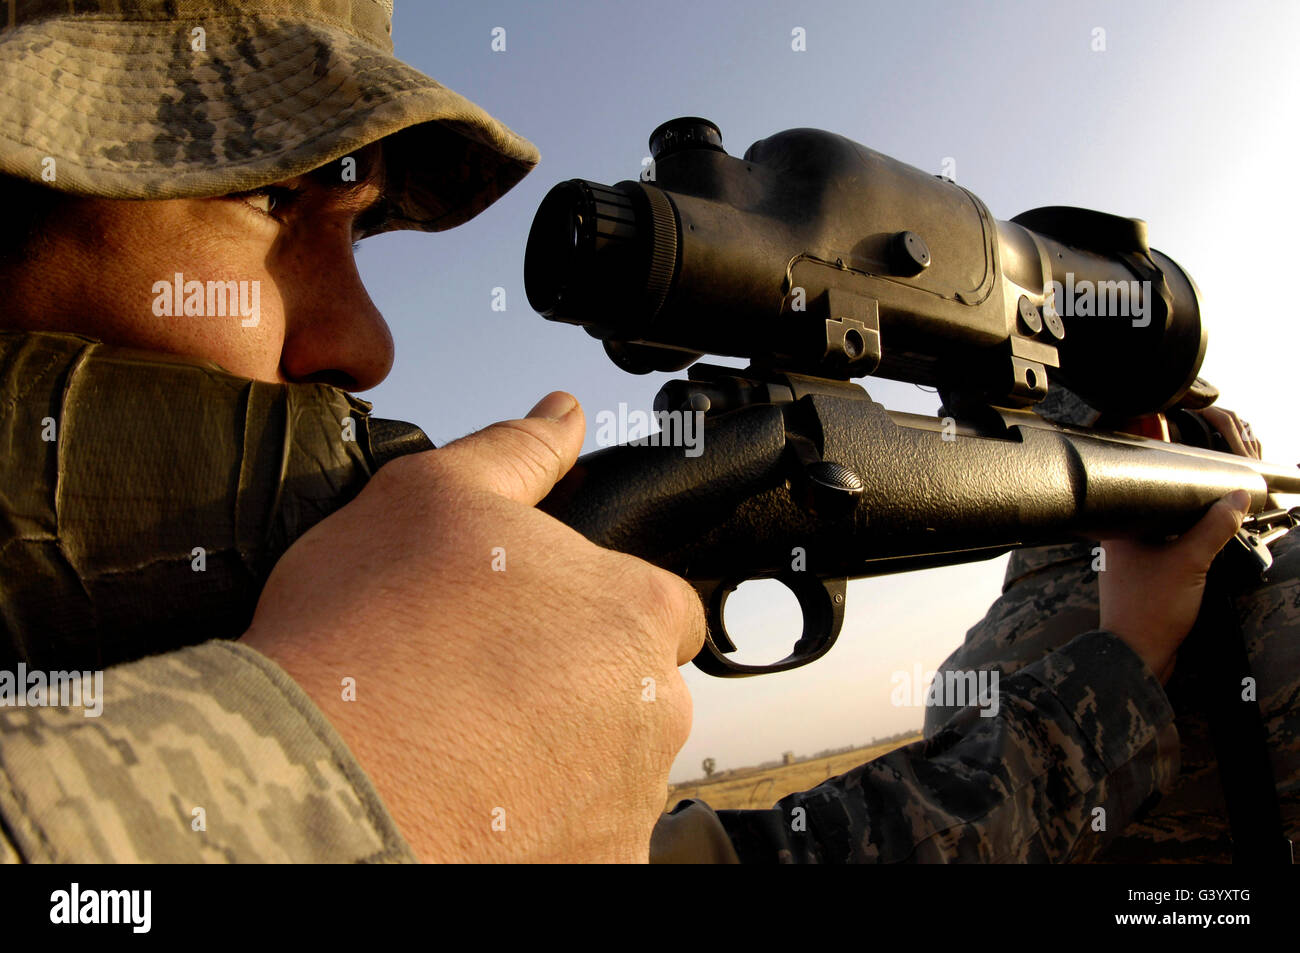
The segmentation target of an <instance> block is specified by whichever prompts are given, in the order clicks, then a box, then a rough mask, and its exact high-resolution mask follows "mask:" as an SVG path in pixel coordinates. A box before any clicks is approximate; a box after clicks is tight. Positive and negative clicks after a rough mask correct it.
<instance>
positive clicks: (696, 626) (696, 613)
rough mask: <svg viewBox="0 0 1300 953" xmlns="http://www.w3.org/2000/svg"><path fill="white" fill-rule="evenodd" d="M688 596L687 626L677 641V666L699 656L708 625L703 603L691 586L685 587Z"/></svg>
mask: <svg viewBox="0 0 1300 953" xmlns="http://www.w3.org/2000/svg"><path fill="white" fill-rule="evenodd" d="M686 588H688V589H689V590H690V594H689V595H688V596H687V597H686V598H687V608H686V612H687V624H686V625H685V626H684V627H683V629H682V635H681V636H680V638H679V639H678V640H677V664H678V665H679V666H681V665H685V664H686V663H687V662H689V661H690V660H691V659H693V658H695V656H697V655H699V654H700V649H702V648H704V638H705V636H706V635H707V634H708V631H709V627H708V623H707V622H706V621H705V618H704V603H703V602H701V601H700V595H699V593H698V592H696V591H695V588H694V587H693V586H689V585H688V586H687V587H686Z"/></svg>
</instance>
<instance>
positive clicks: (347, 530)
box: [244, 394, 704, 862]
mask: <svg viewBox="0 0 1300 953" xmlns="http://www.w3.org/2000/svg"><path fill="white" fill-rule="evenodd" d="M570 404H572V409H569V410H568V412H567V413H565V410H566V409H567V408H568V407H569V405H570ZM584 430H585V421H584V418H583V414H582V411H581V409H580V408H578V407H577V404H576V402H575V401H573V399H572V398H570V397H569V396H568V395H566V394H552V395H550V396H549V397H548V398H546V399H545V400H544V401H543V402H542V403H540V404H539V405H538V406H537V407H536V408H534V409H533V411H532V412H531V413H530V414H529V416H528V418H526V419H523V420H513V421H505V422H503V423H498V424H494V425H493V426H491V427H488V428H486V429H485V430H481V431H479V432H477V433H474V434H471V435H470V436H468V437H465V438H462V439H461V440H458V441H455V442H454V443H451V444H448V445H447V446H446V447H443V448H442V449H439V450H433V451H430V452H427V453H420V454H414V455H411V456H408V457H403V458H400V459H397V460H394V461H392V462H390V463H388V464H387V465H385V466H384V467H383V468H382V469H381V470H380V471H379V472H378V473H377V474H376V475H375V476H374V477H373V478H372V479H371V481H370V483H369V484H368V485H367V486H366V487H365V489H364V490H363V491H362V492H361V493H360V494H359V495H358V497H357V498H356V499H355V500H354V501H353V502H352V503H350V504H349V505H347V506H346V507H344V508H343V509H341V510H340V511H338V512H337V513H335V514H334V515H332V516H330V517H329V518H328V519H326V520H324V521H322V522H321V523H320V524H318V525H317V526H316V527H314V528H313V529H312V530H311V531H310V532H308V533H307V534H305V535H304V536H303V537H302V538H301V539H299V540H298V541H297V542H296V543H295V544H294V545H293V546H292V547H291V548H290V549H289V551H288V552H287V553H286V554H285V555H284V556H283V557H282V558H281V560H280V562H279V563H278V564H277V565H276V567H275V570H274V572H273V573H272V574H271V577H270V579H269V580H268V582H267V585H266V588H265V590H264V591H263V593H262V597H261V600H260V602H259V603H258V607H257V612H256V614H255V616H254V619H253V623H252V625H251V626H250V628H249V630H248V632H247V634H246V635H245V636H244V642H245V644H248V645H251V646H252V647H253V648H255V649H258V650H259V651H261V652H263V653H264V654H266V655H267V656H269V657H270V658H272V659H273V660H274V661H276V662H277V663H278V664H279V665H280V666H281V667H283V668H284V669H285V670H286V671H287V672H288V673H289V675H290V676H291V677H292V678H293V679H294V680H295V681H296V682H297V683H298V684H299V685H301V686H302V688H303V689H304V690H305V691H306V692H307V694H308V695H309V696H310V697H311V698H312V700H313V701H315V702H316V704H317V705H318V706H319V707H320V708H321V710H322V711H323V712H324V713H325V716H326V717H327V718H328V719H329V721H330V723H331V724H332V725H334V727H335V728H336V729H337V730H338V732H339V733H340V735H342V737H343V739H344V741H345V742H346V743H347V744H348V746H349V747H350V748H351V750H352V751H353V752H354V754H355V755H356V756H357V759H358V760H359V761H360V763H361V765H362V767H363V768H364V769H365V770H366V772H367V773H368V774H369V776H370V778H371V780H372V781H373V782H374V784H375V787H376V788H377V790H378V791H379V794H380V797H381V798H382V799H383V801H384V803H385V804H386V805H387V806H388V808H389V811H390V812H391V813H392V815H393V817H394V819H395V821H396V822H397V825H398V827H399V828H400V830H401V831H402V833H403V835H404V836H405V837H406V839H407V841H408V842H409V843H410V844H411V846H412V848H413V849H414V850H415V852H416V854H417V856H419V857H420V858H421V859H422V860H426V861H486V862H500V861H561V860H562V861H602V862H604V861H645V860H646V859H647V856H648V847H649V839H650V832H651V829H652V828H653V826H654V824H655V821H656V820H657V819H658V817H659V814H660V811H661V810H662V808H663V798H664V790H665V789H666V786H667V779H668V771H669V768H670V766H671V764H672V761H673V758H674V756H675V755H676V753H677V751H678V750H679V749H680V747H681V746H682V744H684V743H685V740H686V737H687V734H688V733H689V730H690V722H691V700H690V695H689V693H688V692H687V690H686V686H685V683H684V682H683V681H682V678H681V675H680V673H679V672H678V670H677V667H678V666H679V665H682V664H684V663H686V662H687V661H689V660H690V659H691V658H692V657H693V656H694V655H695V654H696V652H697V651H698V650H699V649H700V647H701V645H702V643H703V639H704V615H703V609H702V607H701V605H700V602H699V598H698V596H697V595H696V594H695V592H694V590H693V589H691V587H690V586H689V585H688V584H687V583H686V582H684V581H683V580H681V579H679V578H677V577H676V576H673V575H671V574H669V573H667V572H665V571H663V570H661V569H658V568H656V567H654V566H652V565H650V564H649V563H646V562H642V561H641V560H639V559H636V558H633V557H631V556H627V555H623V554H620V553H615V552H612V551H609V550H605V549H601V548H599V547H597V546H595V545H594V544H592V543H590V542H589V541H587V540H586V539H585V538H583V537H582V536H581V535H579V534H578V533H577V532H575V531H573V530H572V529H570V528H569V527H567V526H565V525H563V524H562V523H560V522H558V521H557V520H555V519H553V518H552V517H550V516H548V515H546V514H544V513H542V512H540V511H539V510H537V509H536V508H535V504H536V503H537V502H538V501H539V500H541V499H542V498H543V497H544V496H545V495H546V494H547V492H548V491H549V490H550V489H551V487H552V486H553V485H554V484H555V482H556V481H557V480H558V479H559V478H560V477H561V476H562V475H563V474H564V473H565V472H567V471H568V470H569V468H570V467H571V466H572V465H573V463H574V461H575V459H576V458H577V456H578V453H579V451H580V449H581V446H582V441H583V434H584ZM494 565H496V566H499V567H500V568H502V569H504V571H499V570H498V569H494ZM345 677H352V678H355V679H356V688H355V699H356V700H355V701H345V700H343V697H342V696H343V691H342V684H343V683H342V680H343V679H344V678H345ZM648 679H653V681H652V682H650V681H647V680H648ZM494 821H495V822H496V825H497V826H503V827H504V829H495V828H494Z"/></svg>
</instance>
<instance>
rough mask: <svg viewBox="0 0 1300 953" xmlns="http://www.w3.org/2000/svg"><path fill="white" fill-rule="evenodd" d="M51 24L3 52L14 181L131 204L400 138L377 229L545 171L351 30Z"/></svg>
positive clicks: (455, 212)
mask: <svg viewBox="0 0 1300 953" xmlns="http://www.w3.org/2000/svg"><path fill="white" fill-rule="evenodd" d="M203 25H204V32H205V37H204V46H205V49H204V50H201V51H196V50H194V49H192V36H191V32H190V31H191V30H192V29H193V27H194V24H193V23H189V22H178V21H175V20H145V21H140V20H136V21H120V20H113V19H106V18H101V17H94V18H84V17H81V18H76V19H47V20H41V21H38V22H35V23H30V24H24V25H21V26H18V27H16V28H14V29H11V30H9V31H6V33H5V34H4V36H3V40H2V41H0V88H3V89H4V93H5V100H6V103H5V107H4V109H3V111H0V172H3V173H5V174H8V175H12V176H17V177H20V178H24V179H28V180H31V181H38V182H39V181H42V172H43V171H44V170H46V169H48V168H49V167H50V163H49V162H48V161H47V159H53V160H54V162H53V170H54V176H55V178H54V181H53V182H52V183H50V182H49V180H48V176H47V177H46V178H45V181H47V183H49V184H52V185H53V186H54V187H55V188H58V189H60V190H62V191H67V192H72V193H76V194H80V195H86V196H98V197H102V198H117V199H174V198H198V197H207V196H214V195H224V194H228V193H231V192H242V191H248V190H250V189H256V188H260V187H262V186H265V185H270V184H272V183H274V182H278V181H282V180H284V179H288V178H292V177H294V176H297V175H301V174H303V173H305V172H309V171H311V170H312V169H315V168H318V167H319V166H321V165H324V164H325V163H327V162H330V161H333V160H335V159H338V158H340V157H342V156H345V155H347V154H348V153H350V152H353V151H355V150H357V149H359V148H361V147H362V146H366V145H369V144H370V143H372V142H375V141H377V140H380V139H385V138H387V137H389V136H393V137H394V138H393V139H392V140H391V141H390V142H388V143H385V150H384V151H385V162H386V166H387V169H386V171H387V181H386V195H387V203H388V208H387V212H388V214H387V217H386V219H385V220H384V221H383V222H382V223H381V224H378V225H376V226H375V227H374V228H373V229H372V232H379V231H389V230H392V229H396V228H412V229H418V230H421V231H441V230H444V229H448V228H452V227H454V226H456V225H459V224H461V223H462V222H465V221H467V220H468V219H470V218H473V217H474V216H475V215H477V214H478V213H479V212H481V211H482V210H483V209H485V208H486V207H487V206H489V205H491V204H492V203H493V202H495V201H496V200H497V199H498V198H500V197H501V196H502V195H504V194H505V193H506V192H507V191H509V189H510V188H511V187H513V186H514V185H515V184H516V183H517V182H518V181H519V180H520V179H521V178H523V176H524V175H525V174H527V172H528V171H529V170H530V169H532V168H533V166H534V165H536V163H537V159H538V155H537V150H536V148H535V147H534V146H533V144H532V143H530V142H529V141H528V140H526V139H524V138H522V137H521V136H519V135H517V134H516V133H514V132H512V131H511V130H510V129H508V128H507V127H506V126H505V125H503V124H502V123H500V122H499V121H497V120H496V119H494V118H493V117H492V116H490V115H488V113H486V112H485V111H484V110H482V109H480V108H479V107H478V106H476V105H474V103H472V102H470V101H469V100H468V99H466V98H465V97H463V96H461V95H459V94H458V93H456V92H453V91H452V90H450V89H448V88H446V87H445V86H442V85H441V84H439V83H437V82H435V81H434V80H433V79H431V78H429V77H428V76H425V75H424V74H422V73H420V72H419V71H418V70H415V69H413V68H411V67H409V66H407V65H406V64H404V63H402V62H401V61H400V60H398V59H396V58H395V57H393V56H392V55H390V54H388V53H386V52H385V51H383V50H381V49H379V48H377V47H375V46H372V45H370V44H368V43H366V42H363V41H362V40H360V39H359V38H357V37H356V36H354V35H352V34H351V33H348V32H345V31H344V30H342V29H336V28H333V27H331V26H329V25H327V24H323V23H321V22H318V21H311V20H300V19H293V18H285V17H266V16H261V17H257V16H230V17H220V18H210V17H209V18H205V19H204V21H203Z"/></svg>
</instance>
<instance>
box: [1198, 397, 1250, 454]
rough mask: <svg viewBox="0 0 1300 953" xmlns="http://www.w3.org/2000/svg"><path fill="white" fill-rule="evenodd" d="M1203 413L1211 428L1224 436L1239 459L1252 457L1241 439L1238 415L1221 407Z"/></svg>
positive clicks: (1209, 408)
mask: <svg viewBox="0 0 1300 953" xmlns="http://www.w3.org/2000/svg"><path fill="white" fill-rule="evenodd" d="M1201 413H1202V414H1203V415H1204V417H1205V419H1206V421H1208V422H1209V424H1210V426H1212V427H1213V428H1214V429H1215V430H1217V431H1218V432H1219V433H1221V434H1222V435H1223V439H1224V440H1226V441H1227V442H1228V449H1229V450H1231V451H1232V452H1233V453H1235V454H1237V456H1239V457H1249V456H1251V453H1250V451H1249V450H1247V449H1246V445H1245V442H1244V441H1243V440H1242V439H1241V428H1240V424H1239V423H1238V420H1237V415H1236V414H1234V413H1232V411H1230V410H1224V409H1223V408H1221V407H1206V408H1205V410H1203V411H1201Z"/></svg>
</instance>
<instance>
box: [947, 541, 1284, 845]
mask: <svg viewBox="0 0 1300 953" xmlns="http://www.w3.org/2000/svg"><path fill="white" fill-rule="evenodd" d="M1272 550H1273V556H1274V563H1273V568H1272V569H1271V570H1270V572H1269V577H1268V581H1267V582H1265V583H1263V584H1260V585H1258V586H1256V587H1254V588H1252V589H1250V590H1249V591H1246V592H1242V593H1240V594H1239V595H1238V596H1237V598H1236V600H1235V605H1236V608H1237V612H1238V619H1239V620H1240V625H1241V630H1242V636H1243V637H1244V639H1245V641H1246V646H1247V651H1248V655H1249V658H1250V665H1251V671H1252V673H1253V674H1254V676H1255V679H1256V681H1257V684H1258V698H1259V702H1260V710H1261V712H1262V714H1263V717H1264V725H1265V729H1266V731H1267V733H1268V738H1269V752H1270V755H1271V758H1272V766H1273V776H1274V778H1275V779H1276V780H1277V792H1278V800H1279V804H1280V807H1281V810H1282V821H1283V826H1284V830H1285V832H1286V834H1287V836H1289V837H1290V838H1291V839H1292V840H1293V841H1295V840H1300V532H1294V531H1293V532H1291V533H1288V534H1287V535H1286V536H1284V537H1283V538H1282V539H1280V540H1278V541H1276V542H1275V543H1274V544H1273V546H1272ZM1093 559H1094V556H1093V551H1092V546H1091V545H1089V544H1076V545H1073V546H1050V547H1044V548H1041V549H1033V550H1024V551H1020V552H1017V553H1014V554H1013V555H1012V557H1011V561H1010V563H1009V564H1008V566H1007V574H1006V580H1005V582H1004V584H1003V590H1002V597H1001V598H1000V599H998V601H997V602H995V603H994V604H993V605H992V606H991V607H990V609H989V611H988V614H987V615H986V616H985V617H984V618H983V619H982V620H981V621H980V622H979V623H978V624H977V625H975V626H974V627H973V628H972V629H971V630H970V631H969V632H968V633H967V635H966V642H965V644H964V645H963V646H962V647H961V648H960V649H958V650H957V651H956V652H954V653H953V654H952V655H951V656H950V657H949V658H948V659H947V661H945V662H944V664H943V666H941V671H943V670H963V671H966V670H970V669H996V670H998V671H1000V672H1001V673H1003V675H1009V674H1011V673H1012V672H1018V671H1023V670H1025V669H1027V668H1029V667H1032V665H1033V664H1036V663H1037V661H1038V660H1040V659H1043V658H1044V657H1046V656H1048V653H1050V652H1052V651H1053V650H1054V649H1056V648H1057V647H1058V646H1060V645H1061V644H1062V643H1064V642H1066V641H1068V640H1069V639H1070V637H1071V635H1072V634H1073V633H1074V632H1078V631H1079V630H1081V629H1086V628H1089V627H1092V626H1095V625H1096V624H1097V619H1098V601H1097V575H1096V573H1095V572H1093V570H1092V565H1093ZM1168 694H1169V697H1170V699H1171V700H1172V701H1173V704H1174V707H1175V710H1176V711H1177V717H1176V719H1175V722H1174V724H1175V726H1176V728H1177V730H1178V739H1179V752H1180V755H1181V758H1180V760H1181V770H1180V771H1179V774H1178V783H1177V785H1176V786H1175V787H1174V789H1173V790H1172V791H1171V792H1170V793H1169V794H1168V796H1166V797H1165V798H1164V799H1162V800H1161V802H1160V804H1159V805H1158V806H1157V807H1155V808H1154V809H1153V810H1152V811H1151V812H1150V813H1148V814H1146V815H1145V816H1144V817H1142V818H1141V819H1140V820H1137V821H1135V822H1134V823H1132V824H1130V825H1129V826H1128V827H1127V828H1126V829H1124V831H1123V832H1122V834H1120V835H1119V836H1118V837H1116V838H1115V839H1114V840H1113V841H1112V842H1111V843H1110V844H1109V845H1108V846H1106V848H1105V849H1104V850H1101V851H1098V852H1097V853H1096V856H1095V857H1094V858H1093V859H1095V860H1098V861H1110V862H1126V863H1150V862H1156V861H1184V862H1202V863H1205V862H1219V863H1226V862H1228V861H1230V860H1231V842H1230V840H1229V830H1228V821H1227V814H1226V811H1225V808H1224V804H1223V790H1222V786H1221V783H1220V779H1219V772H1218V766H1217V764H1216V762H1215V758H1214V751H1213V748H1212V746H1211V743H1210V738H1209V734H1208V730H1207V726H1206V721H1205V718H1204V716H1203V715H1202V714H1201V713H1200V712H1198V711H1197V710H1196V709H1195V707H1194V705H1193V703H1192V701H1191V697H1190V692H1189V691H1188V679H1187V672H1186V669H1185V668H1178V667H1175V669H1174V675H1173V677H1172V678H1171V679H1170V681H1169V685H1168ZM1117 697H1122V696H1117ZM958 714H959V713H958V712H957V711H955V710H954V709H946V708H939V707H932V708H928V709H927V710H926V718H925V735H926V737H927V738H928V739H932V740H936V739H938V738H939V737H942V736H943V734H944V733H946V732H947V731H948V730H949V729H950V727H951V725H950V724H949V719H951V718H954V717H956V716H957V715H958ZM1091 854H1092V852H1088V854H1087V855H1080V856H1079V857H1078V858H1076V859H1085V858H1086V857H1087V856H1091Z"/></svg>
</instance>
